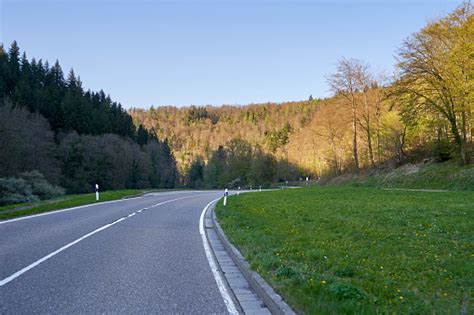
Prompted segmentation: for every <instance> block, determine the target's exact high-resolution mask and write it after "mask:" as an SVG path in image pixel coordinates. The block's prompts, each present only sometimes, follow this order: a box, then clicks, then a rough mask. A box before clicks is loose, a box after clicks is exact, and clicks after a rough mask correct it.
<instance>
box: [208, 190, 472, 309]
mask: <svg viewBox="0 0 474 315" xmlns="http://www.w3.org/2000/svg"><path fill="white" fill-rule="evenodd" d="M216 211H217V217H218V220H219V222H220V223H221V225H222V227H223V229H224V231H225V232H226V234H227V236H228V237H229V238H230V240H231V242H232V243H233V244H234V245H236V246H237V247H238V248H239V250H240V251H241V252H242V254H243V255H244V256H245V257H246V259H247V260H248V261H249V263H250V264H251V267H252V268H253V269H254V270H256V271H257V272H259V273H260V274H261V275H262V276H263V277H264V278H265V279H266V280H267V281H268V282H269V283H270V284H271V285H272V286H273V287H274V288H275V290H276V291H277V292H278V293H280V294H281V295H282V296H283V297H284V299H285V300H286V301H287V302H288V303H289V304H290V305H291V306H292V307H293V308H294V309H295V310H296V311H297V312H302V313H307V314H340V313H344V314H374V313H379V314H381V313H382V314H394V313H398V314H408V313H415V314H428V313H429V314H473V313H474V194H473V193H472V192H420V191H401V190H393V191H392V190H382V189H376V188H367V187H348V186H347V187H324V188H320V187H318V188H309V189H305V188H302V189H288V190H281V191H271V192H256V193H248V194H241V195H240V196H232V197H230V198H229V202H228V205H227V206H226V207H224V206H223V205H222V202H220V203H219V204H218V206H217V209H216Z"/></svg>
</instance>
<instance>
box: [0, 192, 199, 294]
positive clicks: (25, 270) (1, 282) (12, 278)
mask: <svg viewBox="0 0 474 315" xmlns="http://www.w3.org/2000/svg"><path fill="white" fill-rule="evenodd" d="M196 196H202V194H199V195H192V196H186V197H181V198H176V199H172V200H167V201H163V202H160V203H157V204H154V205H152V206H150V207H148V209H149V208H154V207H158V206H161V205H164V204H167V203H170V202H173V201H178V200H182V199H187V198H192V197H196ZM141 210H143V209H141ZM137 212H138V211H135V212H133V213H131V214H129V215H127V216H125V217H122V218H120V219H118V220H116V221H114V222H112V223H109V224H106V225H104V226H101V227H100V228H98V229H96V230H94V231H92V232H90V233H87V234H86V235H84V236H81V237H80V238H78V239H76V240H75V241H72V242H71V243H69V244H67V245H64V246H63V247H61V248H59V249H57V250H55V251H54V252H52V253H50V254H48V255H46V256H44V257H43V258H40V259H38V260H37V261H35V262H34V263H32V264H30V265H28V266H26V267H25V268H23V269H21V270H18V271H17V272H15V273H14V274H12V275H10V276H8V277H6V278H5V279H3V280H0V287H1V286H4V285H5V284H7V283H9V282H10V281H13V280H14V279H16V278H18V277H19V276H21V275H22V274H24V273H25V272H27V271H28V270H31V269H33V268H34V267H36V266H38V265H39V264H41V263H42V262H45V261H46V260H48V259H50V258H51V257H53V256H56V255H57V254H59V253H60V252H62V251H63V250H65V249H68V248H69V247H71V246H73V245H75V244H77V243H79V242H80V241H82V240H85V239H86V238H88V237H89V236H92V235H94V234H96V233H99V232H101V231H103V230H105V229H108V228H109V227H111V226H114V225H115V224H117V223H119V222H122V221H123V220H125V219H127V218H130V217H132V216H134V215H135V214H136V213H137Z"/></svg>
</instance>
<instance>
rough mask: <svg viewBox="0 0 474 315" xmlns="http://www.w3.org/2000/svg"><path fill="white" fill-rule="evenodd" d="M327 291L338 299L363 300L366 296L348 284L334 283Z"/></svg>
mask: <svg viewBox="0 0 474 315" xmlns="http://www.w3.org/2000/svg"><path fill="white" fill-rule="evenodd" d="M329 291H330V292H331V293H332V294H334V295H335V296H337V297H338V298H340V299H353V300H363V299H365V298H366V294H365V292H364V291H362V290H361V289H359V288H356V287H355V286H353V285H352V284H350V283H345V282H336V283H333V284H331V285H330V286H329Z"/></svg>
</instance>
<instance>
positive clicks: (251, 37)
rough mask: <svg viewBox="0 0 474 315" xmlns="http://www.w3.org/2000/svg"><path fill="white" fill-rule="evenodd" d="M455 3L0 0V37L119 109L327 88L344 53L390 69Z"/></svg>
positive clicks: (287, 95) (319, 92) (320, 92)
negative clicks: (409, 40) (57, 66)
mask: <svg viewBox="0 0 474 315" xmlns="http://www.w3.org/2000/svg"><path fill="white" fill-rule="evenodd" d="M460 3H461V1H455V0H412V1H410V0H399V1H396V0H386V1H384V0H378V1H377V0H353V1H350V0H335V1H330V0H326V1H323V0H321V1H319V0H313V1H298V0H295V1H291V0H286V1H285V0H280V1H271V0H255V1H246V0H242V1H237V0H230V1H225V0H220V1H219V0H175V1H160V0H157V1H151V0H150V1H144V0H141V1H140V0H137V1H132V0H129V1H126V0H121V1H120V0H115V1H114V0H103V1H99V0H97V1H91V0H82V1H75V0H63V1H58V0H56V1H52V0H50V1H43V0H29V1H26V0H25V1H22V0H16V1H12V0H0V11H1V15H0V19H1V23H0V42H3V43H4V45H5V46H9V45H10V44H11V42H12V41H13V40H17V41H18V44H19V45H20V48H21V49H22V50H26V52H27V55H28V57H29V58H31V57H36V58H43V59H47V60H49V61H50V63H53V62H54V61H55V60H56V59H58V60H59V61H60V63H61V65H62V67H63V70H64V72H65V73H67V71H68V70H69V69H70V68H71V67H73V68H74V70H75V72H76V73H78V74H79V75H80V76H81V80H82V81H83V86H84V87H85V88H86V89H92V90H99V89H104V91H105V92H106V93H109V94H110V95H111V96H112V99H114V100H116V101H119V102H121V103H122V105H123V106H124V107H126V108H128V107H149V106H150V105H154V106H158V105H177V106H182V105H191V104H194V105H205V104H211V105H221V104H247V103H260V102H267V101H272V102H282V101H290V100H302V99H307V98H308V96H309V95H310V94H312V95H313V96H314V97H325V96H328V95H329V92H328V86H327V84H326V79H325V76H326V75H327V74H329V73H331V72H334V69H335V63H336V62H337V60H338V59H340V58H341V57H354V58H359V59H363V60H365V61H367V62H369V63H370V64H371V66H372V68H373V69H375V70H378V71H386V72H388V73H390V72H391V71H392V70H393V65H394V63H395V59H394V56H395V51H396V49H397V47H399V46H400V44H401V43H402V41H403V40H404V39H405V38H406V37H408V36H409V35H410V34H411V33H413V32H416V31H418V30H419V29H420V28H422V27H423V26H424V25H425V24H426V22H427V21H429V20H431V19H433V18H436V17H440V16H443V15H445V14H447V13H449V12H450V11H452V10H453V9H454V8H455V7H456V6H458V5H459V4H460Z"/></svg>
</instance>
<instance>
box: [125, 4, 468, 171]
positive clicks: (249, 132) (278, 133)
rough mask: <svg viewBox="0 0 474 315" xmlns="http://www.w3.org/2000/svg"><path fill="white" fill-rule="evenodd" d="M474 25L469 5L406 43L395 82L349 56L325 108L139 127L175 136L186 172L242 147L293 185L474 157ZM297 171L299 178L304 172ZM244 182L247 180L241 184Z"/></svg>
mask: <svg viewBox="0 0 474 315" xmlns="http://www.w3.org/2000/svg"><path fill="white" fill-rule="evenodd" d="M473 42H474V18H473V6H472V4H471V3H470V2H466V3H464V4H462V5H461V6H460V7H459V8H457V9H456V10H455V11H454V12H453V13H451V14H449V15H448V16H446V17H444V18H441V19H438V20H435V21H432V22H430V23H429V24H428V25H427V26H426V27H425V28H423V29H422V30H421V31H419V32H418V33H415V34H413V35H412V36H411V37H409V38H408V39H407V40H406V41H405V42H404V43H402V45H401V47H400V49H399V51H398V52H397V54H398V57H397V60H398V63H397V67H396V72H395V75H394V76H393V77H388V76H384V75H383V74H380V73H375V72H374V71H372V70H371V68H370V65H369V64H368V63H366V62H364V61H361V60H356V59H350V58H345V59H342V60H340V61H339V63H338V67H337V70H336V71H335V73H333V74H330V75H328V76H327V81H328V85H329V86H330V88H331V89H332V91H333V92H334V96H333V97H331V98H328V99H325V100H314V99H313V98H312V97H310V99H309V100H308V101H303V102H290V103H283V104H270V103H268V104H253V105H248V106H221V107H213V106H205V107H190V108H176V107H170V106H168V107H158V108H154V107H151V108H149V109H148V110H143V109H132V110H130V114H131V115H132V117H133V119H134V121H135V123H137V124H143V125H144V126H146V127H147V128H154V129H155V130H156V132H157V134H158V135H160V136H164V135H167V136H168V137H169V141H170V145H171V148H172V149H173V152H174V154H175V156H176V158H177V162H178V164H179V166H180V168H181V170H183V171H186V170H188V169H193V168H190V165H191V164H192V163H194V162H193V161H195V159H196V158H197V157H199V159H201V160H204V162H207V161H209V163H210V162H211V161H212V160H213V159H214V155H215V152H216V150H219V147H220V146H221V145H222V144H223V143H226V142H228V141H230V140H231V139H242V140H244V141H246V142H248V143H249V144H250V145H251V146H252V147H253V148H257V147H258V148H260V150H261V151H262V152H263V153H265V154H270V155H271V156H273V157H274V158H275V159H276V160H277V161H288V163H290V164H293V165H297V166H298V170H297V172H296V173H295V174H293V175H295V177H297V176H299V175H303V176H304V175H306V174H311V175H312V178H315V177H319V176H334V175H338V174H342V173H344V172H358V171H359V170H362V169H366V168H385V167H396V166H399V165H402V164H404V163H407V162H419V161H423V160H425V161H426V160H436V161H445V160H449V159H455V160H457V161H459V162H460V163H461V164H466V163H471V162H472V161H473V159H474V157H473V154H474V153H473V152H474V150H473V134H474V120H473V119H474V116H473V104H474V99H473V97H474V96H473V95H474V93H473V91H474V58H473V56H474V47H473ZM298 173H299V174H298ZM241 177H242V176H240V177H239V178H241Z"/></svg>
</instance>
